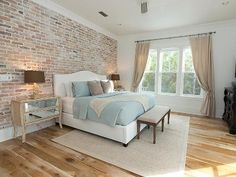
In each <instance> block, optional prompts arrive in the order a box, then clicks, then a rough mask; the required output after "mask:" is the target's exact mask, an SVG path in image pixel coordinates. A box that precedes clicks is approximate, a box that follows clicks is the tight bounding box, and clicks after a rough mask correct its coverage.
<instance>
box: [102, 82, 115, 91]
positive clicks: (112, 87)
mask: <svg viewBox="0 0 236 177" xmlns="http://www.w3.org/2000/svg"><path fill="white" fill-rule="evenodd" d="M102 82H105V83H107V82H109V83H110V85H111V88H110V89H109V90H108V91H107V93H111V92H114V83H113V81H111V80H101V85H102V87H103V84H102ZM103 89H104V88H103ZM103 91H104V90H103ZM104 93H105V92H104Z"/></svg>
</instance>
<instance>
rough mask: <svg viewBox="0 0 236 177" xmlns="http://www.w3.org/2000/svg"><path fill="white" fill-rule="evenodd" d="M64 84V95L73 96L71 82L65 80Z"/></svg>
mask: <svg viewBox="0 0 236 177" xmlns="http://www.w3.org/2000/svg"><path fill="white" fill-rule="evenodd" d="M64 86H65V90H66V96H68V97H73V92H72V82H65V83H64Z"/></svg>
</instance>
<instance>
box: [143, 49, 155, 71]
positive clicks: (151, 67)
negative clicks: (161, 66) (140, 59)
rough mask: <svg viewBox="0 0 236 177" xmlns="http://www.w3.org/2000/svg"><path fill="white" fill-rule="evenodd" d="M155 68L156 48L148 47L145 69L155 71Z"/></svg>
mask: <svg viewBox="0 0 236 177" xmlns="http://www.w3.org/2000/svg"><path fill="white" fill-rule="evenodd" d="M156 68H157V50H154V49H150V50H149V56H148V61H147V65H146V69H145V71H146V72H147V71H153V72H155V71H156Z"/></svg>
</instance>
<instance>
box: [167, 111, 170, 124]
mask: <svg viewBox="0 0 236 177" xmlns="http://www.w3.org/2000/svg"><path fill="white" fill-rule="evenodd" d="M167 114H168V124H170V110H169V111H168V113H167Z"/></svg>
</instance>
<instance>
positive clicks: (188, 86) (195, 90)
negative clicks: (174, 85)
mask: <svg viewBox="0 0 236 177" xmlns="http://www.w3.org/2000/svg"><path fill="white" fill-rule="evenodd" d="M183 94H186V95H200V94H201V87H200V85H199V83H198V80H197V78H196V75H195V73H184V88H183Z"/></svg>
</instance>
